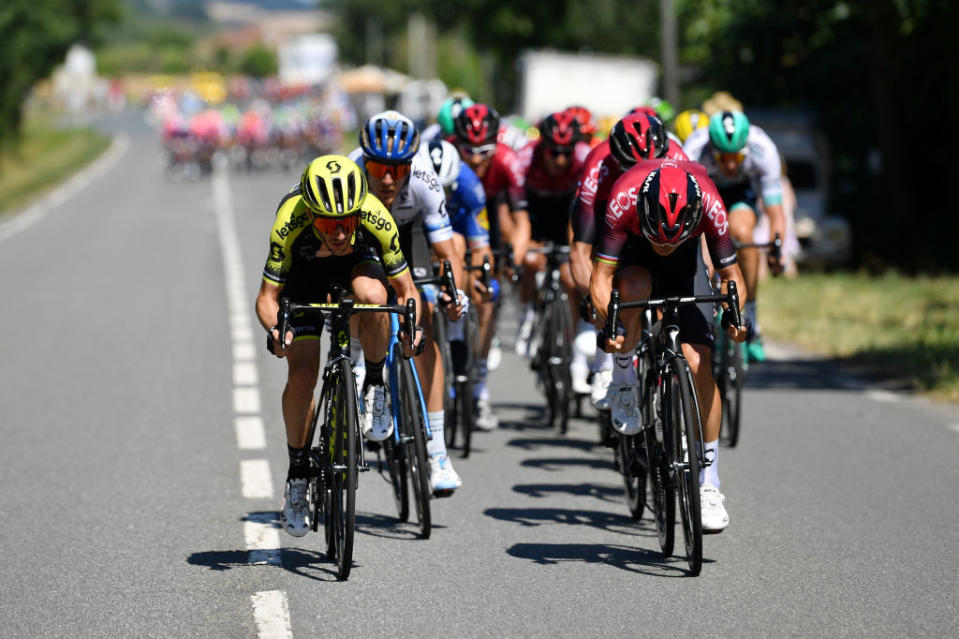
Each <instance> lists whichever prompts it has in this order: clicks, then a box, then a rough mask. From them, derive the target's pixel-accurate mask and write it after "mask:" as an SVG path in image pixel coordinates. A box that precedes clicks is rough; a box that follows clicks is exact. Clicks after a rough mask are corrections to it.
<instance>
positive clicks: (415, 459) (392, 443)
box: [383, 300, 433, 539]
mask: <svg viewBox="0 0 959 639" xmlns="http://www.w3.org/2000/svg"><path fill="white" fill-rule="evenodd" d="M411 303H412V300H409V301H407V305H410V304H411ZM411 325H412V323H411V321H410V320H409V319H407V320H406V323H405V326H411ZM415 330H417V331H420V330H421V329H420V328H419V327H417V328H416V329H415ZM399 332H400V322H399V318H398V317H397V316H396V315H393V316H391V317H390V344H389V348H388V350H387V355H386V369H387V371H388V374H389V380H390V399H391V401H392V410H393V425H394V428H393V435H392V437H387V438H386V440H384V441H383V451H384V455H385V458H386V468H387V471H388V473H389V477H390V485H391V486H392V489H393V500H394V502H395V504H396V510H397V515H398V517H399V519H400V521H404V522H405V521H408V520H409V516H410V493H412V495H413V504H414V506H415V509H416V520H417V524H418V526H419V530H420V537H422V538H423V539H429V536H430V533H431V532H432V527H433V524H432V516H431V513H430V497H431V493H430V479H429V460H428V459H427V455H426V442H428V441H429V440H430V439H432V437H433V434H432V432H431V431H430V428H429V420H428V419H426V414H427V413H426V400H425V399H424V398H423V389H422V387H421V386H420V378H419V375H418V373H417V372H416V366H414V365H413V362H412V360H411V359H409V358H407V357H405V356H404V355H403V345H402V344H401V343H400V339H399ZM407 339H408V340H411V339H412V337H411V336H410V333H409V332H407Z"/></svg>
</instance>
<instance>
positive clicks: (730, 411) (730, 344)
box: [713, 233, 782, 448]
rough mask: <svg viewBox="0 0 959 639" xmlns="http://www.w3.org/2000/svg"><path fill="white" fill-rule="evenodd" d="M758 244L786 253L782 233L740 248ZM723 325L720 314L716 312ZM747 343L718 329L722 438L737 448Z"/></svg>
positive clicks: (717, 375) (716, 359)
mask: <svg viewBox="0 0 959 639" xmlns="http://www.w3.org/2000/svg"><path fill="white" fill-rule="evenodd" d="M744 248H757V249H763V250H768V251H769V252H770V254H771V255H772V256H773V257H774V258H775V259H777V260H778V259H779V258H780V256H781V255H782V240H781V239H780V237H779V233H777V234H776V237H775V239H774V240H773V241H772V242H765V243H757V244H736V249H737V250H739V249H744ZM716 326H717V328H721V327H720V326H719V315H718V314H717V316H716ZM745 346H746V344H745V343H742V344H737V343H736V342H734V341H732V340H731V339H729V337H728V336H727V335H726V332H725V331H722V330H717V335H716V346H715V348H714V349H713V377H715V378H716V386H718V387H719V396H720V398H722V402H723V424H722V427H721V428H720V430H719V441H720V443H722V444H723V445H725V446H729V447H730V448H733V447H735V446H736V444H737V443H739V431H740V426H741V423H742V399H743V387H744V386H745V383H746V371H747V370H749V362H748V360H747V358H746V356H745V352H744V351H745Z"/></svg>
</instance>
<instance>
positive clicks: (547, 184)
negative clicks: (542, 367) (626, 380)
mask: <svg viewBox="0 0 959 639" xmlns="http://www.w3.org/2000/svg"><path fill="white" fill-rule="evenodd" d="M539 132H540V137H539V140H538V141H537V142H536V146H535V147H534V149H533V152H532V154H531V158H530V162H529V164H528V166H527V167H526V198H527V202H528V203H529V215H530V222H531V231H530V235H531V242H530V245H531V246H533V247H536V248H540V247H542V246H543V245H544V244H545V243H547V242H549V243H552V244H553V245H555V246H568V245H569V213H570V207H571V205H572V201H573V198H574V196H575V194H576V186H577V183H578V182H579V176H580V173H581V172H582V169H583V163H584V161H585V160H586V156H587V155H589V145H588V144H587V143H586V142H585V141H584V140H583V138H582V135H581V133H580V129H579V121H578V120H577V119H576V116H575V115H574V114H573V113H570V112H569V111H557V112H555V113H551V114H549V115H547V116H546V117H545V118H543V121H542V122H540V124H539ZM561 262H562V264H561V265H560V279H561V281H562V284H563V288H565V289H566V292H567V295H568V296H569V304H570V312H571V314H572V317H577V316H578V311H579V302H580V295H579V292H578V291H577V290H576V286H575V284H574V283H573V277H572V274H571V273H570V270H569V262H568V260H565V258H563V259H561ZM523 265H524V269H523V279H522V281H521V283H520V301H521V302H522V303H523V309H524V312H523V314H522V316H521V317H522V319H521V322H520V327H519V333H518V336H517V340H516V345H517V352H518V353H520V354H523V355H526V354H527V350H528V348H529V344H528V343H529V340H530V335H531V333H532V331H533V305H532V298H533V296H534V292H535V290H536V278H535V276H536V273H537V272H540V271H542V270H543V269H544V268H545V267H546V256H544V255H541V254H536V253H528V254H527V255H526V259H525V261H524V262H523ZM584 324H585V323H584ZM583 330H585V331H587V332H589V333H590V334H592V333H593V330H592V326H590V325H588V324H586V326H585V328H583V327H581V329H580V330H578V331H577V332H578V333H582V332H583ZM589 341H592V340H591V339H590V340H589ZM570 372H571V375H572V385H573V391H574V392H576V393H589V392H590V387H589V384H588V383H587V381H586V379H587V376H588V374H589V364H588V363H587V362H586V355H585V354H584V353H583V352H582V350H581V349H578V348H573V361H572V362H571V363H570Z"/></svg>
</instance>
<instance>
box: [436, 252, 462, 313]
mask: <svg viewBox="0 0 959 639" xmlns="http://www.w3.org/2000/svg"><path fill="white" fill-rule="evenodd" d="M433 250H434V251H435V252H436V255H437V257H439V259H440V262H444V261H447V260H449V263H450V268H451V269H452V270H453V275H454V277H458V278H459V279H460V280H462V277H463V276H462V273H463V256H462V255H460V254H459V253H458V252H457V251H456V243H455V242H454V241H453V239H452V238H450V239H448V240H442V241H440V242H433ZM465 310H466V309H465V308H464V307H463V306H462V305H460V306H457V305H456V304H448V305H447V307H446V315H447V317H449V318H450V319H451V320H458V319H459V318H461V317H462V316H463V313H464V312H465Z"/></svg>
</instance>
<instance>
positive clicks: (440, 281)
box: [413, 260, 460, 308]
mask: <svg viewBox="0 0 959 639" xmlns="http://www.w3.org/2000/svg"><path fill="white" fill-rule="evenodd" d="M434 264H435V263H434ZM413 284H415V285H416V286H426V285H429V284H436V285H439V286H442V287H443V288H445V289H446V292H447V293H448V294H449V296H450V297H452V298H453V303H454V304H456V306H457V308H459V305H460V296H459V295H458V294H457V291H456V278H455V276H454V275H453V266H452V265H451V264H450V261H449V260H443V274H442V275H434V276H433V277H418V278H414V279H413Z"/></svg>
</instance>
